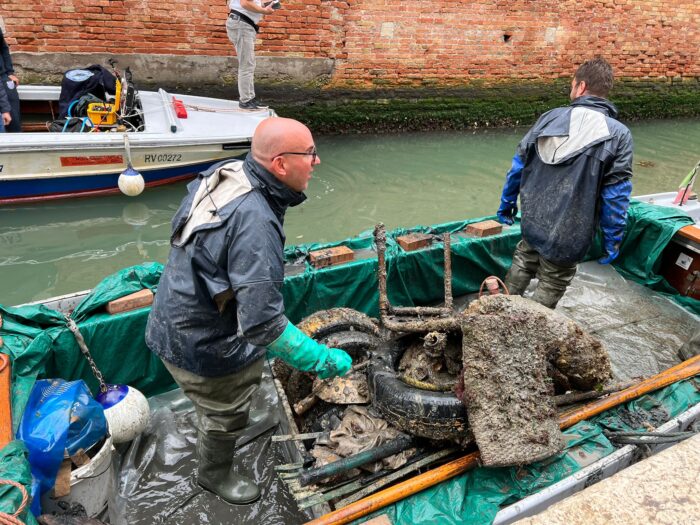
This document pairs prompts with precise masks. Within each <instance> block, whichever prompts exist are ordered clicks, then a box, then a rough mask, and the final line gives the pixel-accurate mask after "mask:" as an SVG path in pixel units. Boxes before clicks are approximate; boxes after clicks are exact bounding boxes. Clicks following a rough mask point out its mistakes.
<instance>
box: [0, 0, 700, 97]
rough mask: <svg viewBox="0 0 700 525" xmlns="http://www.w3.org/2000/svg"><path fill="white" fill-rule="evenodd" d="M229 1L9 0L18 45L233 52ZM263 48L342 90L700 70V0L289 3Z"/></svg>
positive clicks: (268, 22)
mask: <svg viewBox="0 0 700 525" xmlns="http://www.w3.org/2000/svg"><path fill="white" fill-rule="evenodd" d="M226 3H227V2H226V0H216V1H215V2H211V1H210V0H162V1H155V0H41V1H37V0H0V14H1V15H2V16H3V18H4V22H5V26H6V31H7V33H8V41H9V42H10V44H11V46H12V49H13V51H27V52H47V53H59V52H75V53H79V52H113V53H141V54H171V55H202V56H225V55H229V54H232V46H231V44H230V43H229V41H228V39H227V37H226V32H225V30H224V20H225V17H226V12H227V6H226ZM282 3H283V9H281V10H279V11H278V12H276V13H275V14H274V15H270V16H267V17H266V18H265V20H264V23H263V31H262V32H261V41H260V43H259V46H258V53H259V55H260V56H274V57H305V58H331V59H334V60H335V68H334V72H333V77H332V83H333V84H334V85H336V86H343V85H345V86H391V85H419V86H420V85H422V86H436V87H437V86H451V85H460V84H465V83H468V82H471V83H474V82H475V81H489V80H507V79H549V78H558V77H569V76H570V75H571V73H572V71H573V69H574V68H575V66H576V65H577V64H579V63H580V62H582V61H583V60H584V59H586V58H588V57H590V56H592V55H594V54H602V55H604V56H606V57H608V58H609V59H610V60H611V62H612V63H613V65H614V66H615V68H616V72H617V75H618V77H620V76H621V77H634V78H640V77H651V78H656V77H666V78H669V77H683V78H700V51H699V48H700V1H698V0H677V1H668V0H667V1H663V0H347V1H339V0H303V1H302V0H282Z"/></svg>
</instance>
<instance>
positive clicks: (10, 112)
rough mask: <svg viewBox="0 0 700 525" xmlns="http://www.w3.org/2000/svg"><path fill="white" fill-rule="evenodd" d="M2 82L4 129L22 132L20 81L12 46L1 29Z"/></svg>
mask: <svg viewBox="0 0 700 525" xmlns="http://www.w3.org/2000/svg"><path fill="white" fill-rule="evenodd" d="M0 81H1V82H2V86H0V91H2V93H0V112H2V121H3V127H4V128H5V131H9V132H17V131H22V124H21V121H20V113H19V95H18V94H17V86H19V79H18V78H17V75H15V69H14V67H13V65H12V58H11V57H10V46H8V45H7V42H6V41H5V35H3V33H2V29H0ZM5 99H6V100H5Z"/></svg>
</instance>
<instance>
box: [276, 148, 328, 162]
mask: <svg viewBox="0 0 700 525" xmlns="http://www.w3.org/2000/svg"><path fill="white" fill-rule="evenodd" d="M282 155H311V164H316V159H317V158H318V152H317V151H316V148H315V147H314V149H312V150H311V151H283V152H282V153H279V154H277V155H275V156H274V157H272V158H273V159H275V158H276V157H281V156H282Z"/></svg>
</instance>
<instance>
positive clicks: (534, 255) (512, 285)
mask: <svg viewBox="0 0 700 525" xmlns="http://www.w3.org/2000/svg"><path fill="white" fill-rule="evenodd" d="M575 274H576V265H575V264H574V265H573V266H560V265H558V264H554V263H553V262H551V261H548V260H546V259H544V258H543V257H542V256H540V254H539V253H538V252H537V251H536V250H535V249H534V248H532V247H531V246H530V245H529V244H528V243H527V242H525V240H521V241H520V242H519V243H518V245H517V246H516V247H515V252H514V253H513V264H512V266H511V267H510V270H508V273H507V274H506V280H505V284H506V286H507V287H508V291H509V292H510V293H511V294H512V295H523V293H524V292H525V290H526V289H527V287H528V285H529V284H530V281H531V280H532V279H533V278H535V277H537V279H539V283H538V284H537V288H535V293H534V295H533V296H532V300H533V301H536V302H538V303H540V304H542V305H544V306H546V307H548V308H554V307H555V306H556V305H557V303H558V302H559V299H561V298H562V296H563V295H564V292H566V288H567V286H569V284H570V283H571V281H572V280H573V278H574V275H575Z"/></svg>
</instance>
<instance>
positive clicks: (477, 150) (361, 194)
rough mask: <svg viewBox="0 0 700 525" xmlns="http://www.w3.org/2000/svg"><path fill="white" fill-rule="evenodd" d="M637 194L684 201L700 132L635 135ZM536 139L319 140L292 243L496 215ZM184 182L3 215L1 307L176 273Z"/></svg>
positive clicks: (289, 226)
mask: <svg viewBox="0 0 700 525" xmlns="http://www.w3.org/2000/svg"><path fill="white" fill-rule="evenodd" d="M630 128H631V129H632V134H633V136H634V141H635V157H634V162H635V167H634V170H635V175H634V179H633V182H634V194H636V195H643V194H647V193H657V192H663V191H673V190H675V188H677V186H678V184H679V183H680V181H681V179H682V178H683V177H684V176H685V175H686V174H687V173H688V171H689V170H690V169H691V168H692V167H693V166H694V165H695V163H697V162H698V160H700V159H699V157H698V155H700V122H698V121H696V120H670V121H658V122H643V123H635V124H632V125H631V126H630ZM525 131H526V130H525V129H499V130H493V129H489V130H467V131H461V132H444V133H439V132H431V133H411V134H406V133H404V134H398V135H342V136H321V137H317V138H316V143H317V147H318V151H319V154H320V158H321V165H320V166H318V167H317V168H316V170H315V172H314V178H313V179H312V180H311V183H310V185H309V190H308V191H307V195H308V200H307V201H306V202H305V203H304V204H302V205H301V206H298V207H296V208H292V209H290V210H289V212H288V213H287V219H286V224H285V231H286V232H287V244H288V245H290V244H300V243H308V242H324V241H333V240H339V239H343V238H345V237H349V236H353V235H355V234H357V233H359V232H361V231H363V230H367V229H370V228H372V227H373V226H374V224H375V223H377V222H379V221H382V222H384V223H385V224H386V225H387V227H389V228H394V227H398V226H407V227H408V226H414V225H417V224H436V223H440V222H446V221H451V220H458V219H463V218H468V217H480V216H487V215H492V214H494V213H495V211H496V209H497V208H498V203H499V198H500V192H501V187H502V185H503V180H504V175H505V173H506V171H507V170H508V168H509V166H510V159H511V158H512V156H513V152H514V149H515V146H516V145H517V143H518V141H519V140H520V138H521V137H522V135H523V133H524V132H525ZM183 195H184V183H182V184H176V185H172V186H168V187H163V188H153V189H150V190H149V189H147V190H146V191H145V192H144V193H143V194H142V195H141V196H139V197H136V198H129V197H125V196H114V197H103V198H94V199H85V200H75V201H72V202H59V203H55V204H43V205H34V206H28V207H15V208H3V209H0V304H5V305H13V304H20V303H23V302H28V301H35V300H40V299H44V298H47V297H51V296H55V295H60V294H65V293H69V292H74V291H79V290H84V289H87V288H91V287H92V286H94V285H95V284H96V283H97V282H99V281H100V280H101V279H102V278H103V277H104V276H106V275H108V274H110V273H112V272H115V271H117V270H119V269H120V268H123V267H125V266H129V265H132V264H137V263H141V262H143V261H160V262H165V260H166V258H167V255H168V249H169V245H168V239H169V236H170V219H171V217H172V215H173V213H174V212H175V210H176V209H177V207H178V205H179V203H180V200H181V199H182V197H183Z"/></svg>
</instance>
